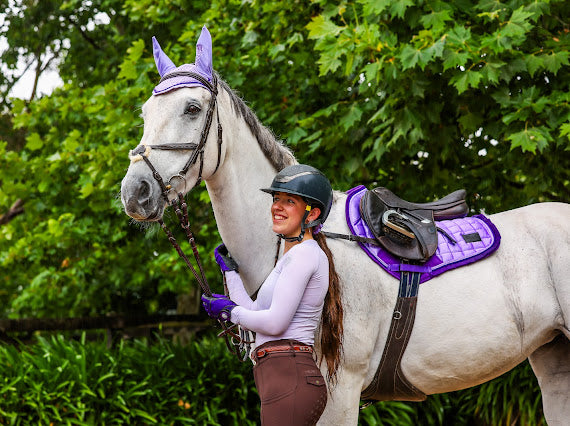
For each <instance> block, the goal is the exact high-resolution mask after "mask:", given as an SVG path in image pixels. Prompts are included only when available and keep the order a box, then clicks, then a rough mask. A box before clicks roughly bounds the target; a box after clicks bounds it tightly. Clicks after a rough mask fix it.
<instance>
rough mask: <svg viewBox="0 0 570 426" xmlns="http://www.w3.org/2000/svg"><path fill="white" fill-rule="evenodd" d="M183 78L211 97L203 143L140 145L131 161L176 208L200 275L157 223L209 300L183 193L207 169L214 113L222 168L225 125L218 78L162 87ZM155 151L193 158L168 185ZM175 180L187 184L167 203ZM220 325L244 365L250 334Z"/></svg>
mask: <svg viewBox="0 0 570 426" xmlns="http://www.w3.org/2000/svg"><path fill="white" fill-rule="evenodd" d="M181 76H184V77H190V78H193V79H195V80H197V81H199V82H200V83H201V84H203V85H204V86H205V87H206V88H207V89H208V90H209V91H210V93H211V97H210V103H209V104H208V110H207V111H206V119H205V122H204V127H203V128H202V132H201V133H200V141H199V142H198V143H197V144H196V143H170V144H157V145H144V144H140V145H138V146H137V147H136V148H135V149H133V150H131V151H130V152H129V158H130V159H131V161H136V160H135V158H137V156H140V158H142V159H143V160H144V162H145V163H146V165H147V166H148V167H149V169H150V170H151V172H152V176H153V177H154V179H155V180H156V181H157V182H158V185H159V186H160V190H161V191H162V193H161V195H162V197H163V198H164V200H165V201H166V204H168V205H175V212H176V216H177V217H178V220H179V222H180V226H181V227H182V229H183V230H184V231H185V233H186V237H187V239H188V242H189V243H190V246H191V247H192V252H193V254H194V259H195V260H196V264H197V266H198V271H196V268H194V266H193V265H192V263H191V262H190V260H189V259H188V257H187V256H186V254H185V253H184V251H183V250H182V248H181V247H180V245H179V244H178V242H177V241H176V238H174V235H173V234H172V232H171V231H170V230H169V229H168V228H167V226H166V225H165V224H164V222H163V221H162V219H159V220H158V223H159V224H160V226H161V228H162V229H163V230H164V232H165V233H166V236H167V237H168V240H169V241H170V244H172V246H173V247H174V249H175V250H176V252H177V253H178V255H179V256H180V257H181V258H182V259H183V260H184V262H185V263H186V265H187V266H188V268H189V269H190V270H191V271H192V273H193V274H194V277H195V278H196V281H198V284H199V285H200V287H201V288H202V291H203V292H204V293H205V294H206V295H207V296H211V295H212V290H211V289H210V286H209V285H208V282H207V280H206V275H205V273H204V270H203V268H202V262H201V261H200V256H199V254H198V248H197V246H196V241H195V240H194V235H193V234H192V231H191V230H190V223H189V220H188V209H187V205H186V201H185V200H184V193H185V192H188V191H190V190H192V189H193V188H195V187H196V186H198V185H199V184H200V183H201V182H202V172H203V169H204V150H205V148H206V142H207V140H208V135H209V133H210V128H211V127H212V120H213V117H214V110H216V119H217V121H218V161H217V163H216V168H215V170H214V173H215V172H216V171H217V170H218V168H219V167H220V161H221V155H222V125H221V123H220V114H219V112H218V108H217V104H216V97H217V95H218V83H217V78H216V75H215V74H214V75H213V78H212V83H210V82H209V81H208V80H206V79H205V78H204V77H202V76H201V75H200V74H197V73H193V72H190V71H181V72H172V73H170V74H167V75H165V76H164V77H162V79H161V80H160V83H162V82H163V81H165V80H168V79H169V78H174V77H181ZM160 83H159V84H160ZM153 149H157V150H169V151H185V150H187V151H192V154H191V155H190V158H188V161H186V164H184V167H182V169H181V170H180V171H179V172H178V173H176V174H175V175H173V176H171V177H170V178H169V179H168V181H167V182H166V183H165V182H164V180H163V179H162V176H160V173H158V171H157V170H156V168H155V167H154V166H153V164H152V163H151V161H150V159H149V158H148V156H149V155H150V152H151V150H153ZM198 157H199V158H200V168H199V170H198V179H197V180H196V182H195V183H194V185H193V186H192V188H190V189H189V190H188V191H186V173H187V172H188V170H189V169H190V167H191V166H193V165H194V164H195V163H196V162H197V161H198ZM175 179H181V180H182V182H183V183H184V189H183V191H180V192H178V193H177V196H176V197H173V199H172V201H169V200H168V194H169V192H170V191H173V189H174V180H175ZM218 322H219V323H220V325H221V327H222V332H221V333H220V334H218V336H219V337H224V338H225V340H226V346H227V347H228V349H229V350H230V352H232V353H234V354H236V355H237V356H238V357H239V358H240V359H241V360H242V361H245V360H246V359H247V358H248V355H249V352H250V351H251V344H252V343H253V341H252V340H249V334H248V333H249V332H248V331H245V330H244V329H242V328H241V327H239V333H240V334H239V335H238V334H236V332H234V331H233V329H234V328H235V327H236V326H234V325H231V324H228V323H225V322H224V321H222V320H218Z"/></svg>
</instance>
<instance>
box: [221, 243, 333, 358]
mask: <svg viewBox="0 0 570 426" xmlns="http://www.w3.org/2000/svg"><path fill="white" fill-rule="evenodd" d="M226 282H227V285H228V290H229V293H230V298H231V300H233V301H234V302H235V303H236V304H237V305H238V306H236V307H235V308H234V309H233V310H232V316H231V320H232V322H233V323H235V324H239V325H241V326H243V327H244V328H247V329H248V330H252V331H255V332H256V342H255V345H256V347H257V346H259V345H261V344H263V343H265V342H268V341H271V340H278V339H295V340H299V341H301V342H303V343H305V344H307V345H313V344H314V341H315V331H316V328H317V326H318V324H319V321H320V318H321V313H322V311H323V305H324V300H325V296H326V294H327V290H328V285H329V262H328V259H327V256H326V254H325V253H324V252H323V251H322V250H321V248H320V247H319V245H318V243H317V242H316V241H315V240H306V241H303V242H302V243H300V244H297V245H295V246H293V247H292V248H291V249H289V251H287V253H285V255H284V256H283V257H282V258H281V259H279V261H278V262H277V264H276V265H275V268H274V269H273V271H271V273H270V274H269V276H268V277H267V279H266V280H265V281H264V283H263V284H262V286H261V288H260V290H259V292H258V295H257V299H256V300H255V301H253V300H252V299H251V298H250V297H249V295H248V294H247V292H246V290H245V288H244V286H243V282H242V280H241V278H240V276H239V274H238V273H237V272H233V271H230V272H226Z"/></svg>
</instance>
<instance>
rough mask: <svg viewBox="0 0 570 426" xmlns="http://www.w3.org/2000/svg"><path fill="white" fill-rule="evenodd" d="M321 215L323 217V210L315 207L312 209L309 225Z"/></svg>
mask: <svg viewBox="0 0 570 426" xmlns="http://www.w3.org/2000/svg"><path fill="white" fill-rule="evenodd" d="M320 215H321V209H320V208H318V207H313V208H312V209H311V212H310V213H309V216H307V223H309V222H312V221H313V220H316V219H317V218H318V217H319V216H320Z"/></svg>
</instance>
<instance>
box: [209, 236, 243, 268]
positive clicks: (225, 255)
mask: <svg viewBox="0 0 570 426" xmlns="http://www.w3.org/2000/svg"><path fill="white" fill-rule="evenodd" d="M214 257H215V258H216V263H217V264H218V265H220V269H221V270H222V272H227V271H236V272H239V271H238V264H237V262H236V261H235V260H234V258H233V257H232V255H231V254H230V253H229V252H228V249H227V248H226V246H225V245H224V243H222V244H220V245H219V246H218V247H216V248H215V250H214Z"/></svg>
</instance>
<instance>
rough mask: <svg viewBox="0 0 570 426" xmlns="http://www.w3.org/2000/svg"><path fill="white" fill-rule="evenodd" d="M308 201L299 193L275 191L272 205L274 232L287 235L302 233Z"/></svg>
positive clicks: (293, 235)
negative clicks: (302, 223)
mask: <svg viewBox="0 0 570 426" xmlns="http://www.w3.org/2000/svg"><path fill="white" fill-rule="evenodd" d="M306 206H307V203H305V202H304V201H303V199H302V198H301V197H299V196H298V195H293V194H287V193H286V192H275V193H274V194H273V204H272V205H271V217H272V218H273V232H275V233H276V234H283V235H284V236H286V237H296V236H297V235H299V234H300V233H301V221H302V220H303V215H304V214H305V208H306Z"/></svg>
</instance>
